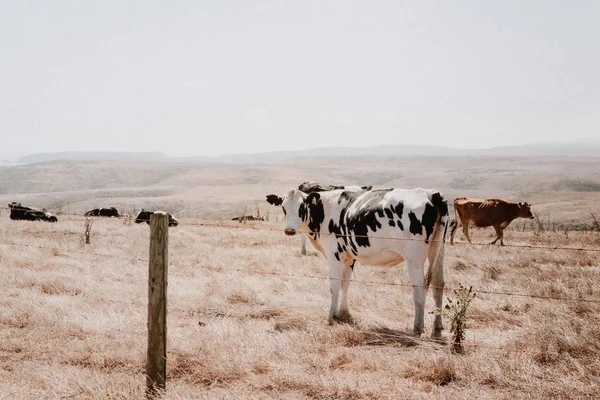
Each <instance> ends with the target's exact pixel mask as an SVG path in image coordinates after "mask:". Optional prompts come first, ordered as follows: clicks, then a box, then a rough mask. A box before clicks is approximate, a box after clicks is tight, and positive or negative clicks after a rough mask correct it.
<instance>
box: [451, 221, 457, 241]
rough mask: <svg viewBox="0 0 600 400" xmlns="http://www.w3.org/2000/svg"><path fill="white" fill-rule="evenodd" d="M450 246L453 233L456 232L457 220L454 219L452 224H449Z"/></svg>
mask: <svg viewBox="0 0 600 400" xmlns="http://www.w3.org/2000/svg"><path fill="white" fill-rule="evenodd" d="M450 225H451V227H452V228H451V229H450V244H454V232H456V228H458V218H456V219H454V221H453V222H452V223H450Z"/></svg>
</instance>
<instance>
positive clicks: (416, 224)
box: [408, 211, 423, 235]
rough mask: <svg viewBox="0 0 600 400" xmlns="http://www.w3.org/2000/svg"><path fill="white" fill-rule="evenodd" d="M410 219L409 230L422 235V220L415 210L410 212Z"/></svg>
mask: <svg viewBox="0 0 600 400" xmlns="http://www.w3.org/2000/svg"><path fill="white" fill-rule="evenodd" d="M408 219H409V220H410V226H409V228H408V230H409V231H410V233H412V234H413V235H422V234H423V226H422V225H421V221H419V219H418V218H417V216H416V215H415V213H414V212H412V211H411V212H409V213H408Z"/></svg>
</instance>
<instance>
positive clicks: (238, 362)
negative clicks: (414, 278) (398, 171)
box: [0, 212, 600, 400]
mask: <svg viewBox="0 0 600 400" xmlns="http://www.w3.org/2000/svg"><path fill="white" fill-rule="evenodd" d="M197 222H198V221H197V220H192V219H182V220H181V225H180V226H179V227H177V228H173V229H170V267H169V268H170V270H169V292H168V295H169V297H168V313H169V314H168V323H169V325H168V382H167V390H168V393H167V395H166V397H165V398H167V399H205V398H207V399H305V398H308V399H323V400H324V399H421V398H423V399H474V398H477V399H521V398H523V399H525V398H526V399H550V398H552V399H554V398H559V399H578V398H598V397H599V395H600V342H599V341H598V338H599V337H600V253H599V252H585V251H567V250H550V251H549V250H540V249H526V248H515V247H504V248H501V247H489V246H466V245H464V244H456V245H454V246H449V245H448V246H447V250H446V262H445V267H446V285H447V287H449V288H455V287H458V285H459V284H463V285H466V286H471V285H472V286H473V288H474V289H475V291H476V292H477V296H476V298H475V299H474V300H473V302H472V303H471V307H470V308H469V313H468V318H467V328H466V344H465V352H464V354H461V355H457V354H453V353H452V352H451V349H450V347H451V346H449V344H448V341H449V339H450V333H449V322H448V320H446V321H445V324H444V325H445V328H446V330H445V331H444V334H443V335H444V340H445V343H443V344H440V343H434V342H431V341H429V340H427V339H426V338H425V337H424V338H423V339H422V340H418V341H414V340H412V339H411V338H410V337H409V336H408V335H407V333H408V332H410V331H411V330H412V318H413V306H412V296H411V290H410V288H408V287H406V286H400V285H390V284H405V283H406V282H407V276H406V272H405V270H404V267H403V265H400V266H397V267H394V268H391V269H380V268H375V267H363V266H360V265H359V266H358V267H357V268H356V272H355V275H354V280H355V281H356V282H354V283H352V285H351V288H350V294H349V302H350V308H351V311H352V312H353V315H354V317H355V318H356V324H355V325H349V324H338V325H334V326H328V325H327V322H326V321H327V311H328V307H329V289H328V282H327V280H326V279H324V278H325V277H326V262H325V259H324V258H323V257H322V256H320V255H317V254H316V253H315V252H314V250H313V251H312V253H311V254H309V255H308V256H300V254H299V239H298V238H297V237H294V238H289V237H286V236H285V235H283V233H282V232H281V231H280V230H279V231H277V230H266V229H267V228H268V229H271V228H275V229H281V226H280V224H276V223H275V222H270V223H269V222H267V223H248V224H246V225H242V224H235V225H232V227H231V228H216V227H208V226H198V225H193V224H194V223H197ZM240 227H242V228H243V229H240ZM248 228H258V229H248ZM83 231H84V219H83V218H82V217H76V216H66V215H65V216H62V217H61V218H60V221H59V222H58V223H56V224H48V223H41V222H28V221H11V220H9V219H8V217H7V216H6V214H5V213H4V212H3V214H2V217H1V218H0V276H1V277H2V279H1V280H0V290H1V292H2V294H1V295H0V398H2V399H59V398H60V399H140V398H143V396H144V385H145V377H144V368H145V354H146V307H147V306H146V303H147V273H148V272H147V268H148V266H147V262H146V261H144V260H146V259H147V257H148V236H149V229H148V226H147V225H145V224H144V225H135V224H133V225H127V224H124V223H123V220H119V219H98V220H95V222H94V224H93V227H92V237H91V244H89V245H86V244H85V243H84V239H83ZM491 237H492V229H491V228H490V229H488V230H474V232H473V239H474V241H477V242H479V241H489V240H490V239H491ZM457 239H458V240H464V238H463V237H462V234H461V233H457ZM505 241H506V243H507V244H512V245H516V244H536V245H543V246H573V247H594V248H599V247H600V235H599V234H598V233H594V232H569V233H568V237H567V236H566V235H565V234H564V233H561V232H545V233H540V234H536V233H534V232H517V231H515V230H514V229H513V230H511V229H510V228H509V229H508V230H507V232H506V235H505ZM9 243H11V244H9ZM286 274H287V275H286ZM291 275H308V276H313V277H316V278H308V277H298V276H291ZM359 281H364V282H381V283H382V284H376V283H360V282H359ZM486 292H505V293H521V294H532V295H534V296H548V297H568V298H573V299H579V300H574V301H560V300H549V299H540V298H535V297H524V296H510V295H507V294H491V293H486ZM446 295H447V296H449V297H450V298H452V297H453V296H454V294H453V292H452V290H448V291H447V292H446ZM585 299H593V300H595V302H586V301H584V300H585ZM432 303H433V302H432V300H431V298H430V297H428V299H427V310H428V311H433V310H432V307H433V306H432ZM432 318H433V316H432V315H427V316H426V319H427V320H426V329H430V328H431V323H432Z"/></svg>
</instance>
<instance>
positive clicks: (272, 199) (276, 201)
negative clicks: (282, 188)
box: [267, 194, 283, 206]
mask: <svg viewBox="0 0 600 400" xmlns="http://www.w3.org/2000/svg"><path fill="white" fill-rule="evenodd" d="M267 202H268V203H269V204H271V205H273V206H280V205H281V204H282V203H283V199H282V198H281V197H279V196H277V195H276V194H269V195H267Z"/></svg>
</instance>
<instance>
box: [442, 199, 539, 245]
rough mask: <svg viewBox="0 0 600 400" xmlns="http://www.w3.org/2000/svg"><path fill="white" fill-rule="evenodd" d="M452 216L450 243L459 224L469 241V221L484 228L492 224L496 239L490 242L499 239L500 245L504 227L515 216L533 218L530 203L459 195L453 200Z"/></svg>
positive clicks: (502, 242) (502, 243)
mask: <svg viewBox="0 0 600 400" xmlns="http://www.w3.org/2000/svg"><path fill="white" fill-rule="evenodd" d="M454 216H455V221H453V223H452V224H451V225H452V230H451V231H450V244H454V231H456V228H458V226H459V225H461V224H462V226H463V233H464V234H465V236H466V238H467V240H468V241H469V243H471V238H469V223H473V224H474V225H475V226H476V227H479V228H485V227H487V226H493V227H494V229H495V230H496V236H497V237H496V239H494V241H493V242H492V243H491V244H495V243H496V242H497V241H498V239H500V245H501V246H504V241H503V240H502V239H503V237H504V228H506V227H507V226H508V224H510V223H511V221H512V220H513V219H516V218H529V219H533V218H534V216H533V214H531V204H529V203H522V202H519V203H513V202H510V201H506V200H500V199H486V200H481V199H468V198H466V197H460V198H458V199H456V200H454Z"/></svg>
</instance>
